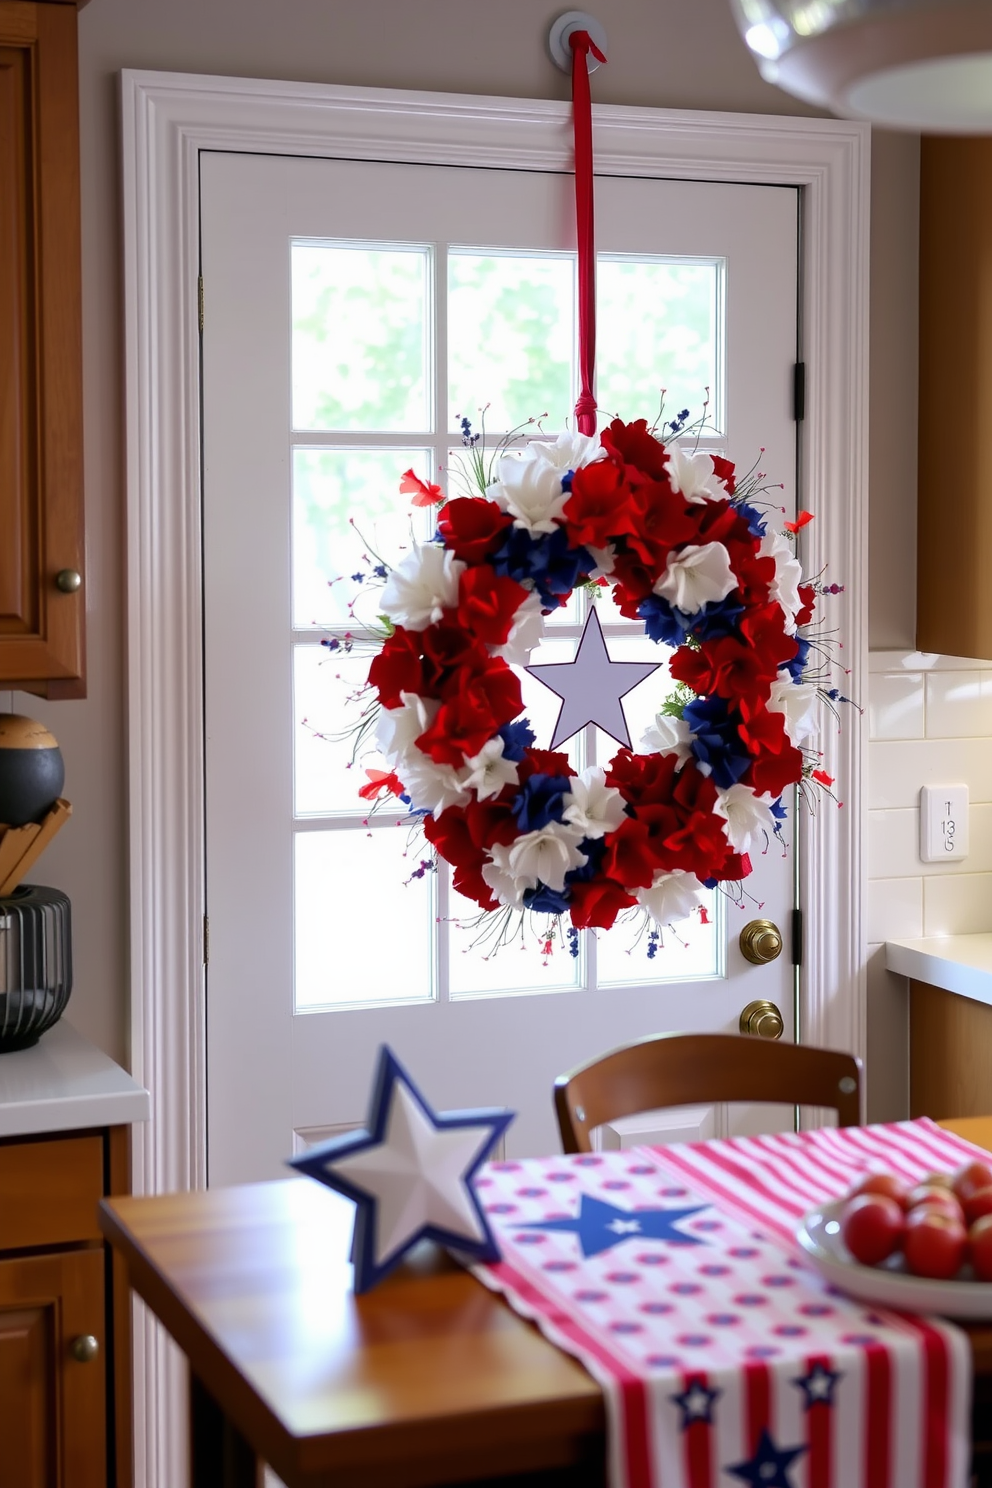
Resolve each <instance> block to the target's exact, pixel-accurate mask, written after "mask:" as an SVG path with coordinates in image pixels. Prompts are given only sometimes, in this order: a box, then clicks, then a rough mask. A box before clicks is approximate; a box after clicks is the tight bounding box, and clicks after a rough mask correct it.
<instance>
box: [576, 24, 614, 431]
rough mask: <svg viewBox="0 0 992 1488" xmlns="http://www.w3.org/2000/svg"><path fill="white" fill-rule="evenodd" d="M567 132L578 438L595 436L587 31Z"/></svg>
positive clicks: (581, 40) (580, 43)
mask: <svg viewBox="0 0 992 1488" xmlns="http://www.w3.org/2000/svg"><path fill="white" fill-rule="evenodd" d="M568 44H569V46H570V47H571V48H572V129H573V133H574V138H575V241H576V250H577V254H578V278H579V284H578V290H579V296H578V297H579V396H578V399H577V401H576V404H575V422H576V427H577V428H578V431H579V433H580V434H595V432H596V399H595V396H594V394H593V390H592V385H593V377H594V373H595V367H596V243H595V234H594V230H593V229H594V213H593V169H592V96H591V93H590V89H589V67H588V63H587V61H586V58H587V57H588V54H589V53H590V52H592V54H593V56H594V57H595V58H596V59H597V60H598V61H600V62H605V61H606V58H605V57H604V56H603V53H602V52H601V51H600V49H599V47H598V46H597V45H596V43H595V42H594V41H593V39H592V37H591V36H590V35H589V32H588V31H573V32H572V34H571V35H570V36H569V38H568Z"/></svg>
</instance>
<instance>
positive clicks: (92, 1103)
mask: <svg viewBox="0 0 992 1488" xmlns="http://www.w3.org/2000/svg"><path fill="white" fill-rule="evenodd" d="M149 1112H150V1105H149V1099H148V1091H147V1090H143V1089H142V1088H141V1086H140V1085H138V1084H136V1082H135V1081H134V1080H132V1079H131V1076H130V1075H129V1074H127V1073H126V1072H125V1071H124V1070H122V1069H121V1067H120V1065H119V1064H115V1063H114V1061H113V1060H112V1059H110V1058H109V1057H108V1056H107V1055H106V1054H104V1053H102V1051H101V1050H99V1049H96V1048H94V1046H93V1045H92V1044H91V1043H89V1042H88V1040H86V1039H84V1038H83V1036H82V1034H80V1033H77V1032H76V1030H75V1029H74V1028H73V1026H72V1024H71V1023H67V1022H66V1021H65V1019H62V1020H61V1021H60V1022H58V1023H56V1025H55V1027H54V1028H50V1029H49V1031H48V1032H47V1033H43V1034H42V1036H41V1038H40V1040H39V1041H38V1043H37V1044H35V1046H34V1048H33V1049H19V1050H17V1051H16V1052H15V1053H10V1054H0V1137H24V1136H36V1135H39V1134H40V1133H42V1132H53V1131H79V1130H80V1129H81V1128H83V1127H87V1126H123V1125H125V1124H128V1123H130V1122H132V1121H147V1120H148V1116H149Z"/></svg>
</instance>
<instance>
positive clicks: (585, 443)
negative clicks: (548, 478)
mask: <svg viewBox="0 0 992 1488" xmlns="http://www.w3.org/2000/svg"><path fill="white" fill-rule="evenodd" d="M527 448H528V450H533V451H534V452H535V454H537V455H539V456H540V458H541V459H543V460H547V462H548V464H549V465H553V466H554V467H555V469H556V470H560V471H562V472H564V471H566V470H581V468H582V466H583V465H594V464H595V463H596V461H597V460H601V459H602V458H603V456H604V455H605V454H606V451H605V450H604V448H603V446H602V444H601V443H600V438H599V435H598V434H575V433H573V432H572V431H571V430H568V429H566V430H565V432H564V433H563V434H559V435H558V438H557V439H556V440H555V442H554V444H539V443H538V442H537V441H535V442H534V443H533V444H530V445H528V446H527Z"/></svg>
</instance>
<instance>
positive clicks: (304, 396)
mask: <svg viewBox="0 0 992 1488" xmlns="http://www.w3.org/2000/svg"><path fill="white" fill-rule="evenodd" d="M292 252H293V427H294V428H296V429H376V430H381V431H389V430H394V431H396V430H403V429H422V430H426V429H430V428H431V427H432V425H431V417H430V398H429V393H428V389H429V387H430V381H429V377H428V370H427V369H428V355H429V335H428V329H427V315H428V304H429V293H428V284H429V269H430V250H429V249H428V248H425V247H418V246H415V245H413V244H410V245H409V246H404V247H402V248H400V247H396V248H370V247H366V246H364V245H362V244H332V243H313V242H303V243H299V242H297V243H294V244H293V250H292Z"/></svg>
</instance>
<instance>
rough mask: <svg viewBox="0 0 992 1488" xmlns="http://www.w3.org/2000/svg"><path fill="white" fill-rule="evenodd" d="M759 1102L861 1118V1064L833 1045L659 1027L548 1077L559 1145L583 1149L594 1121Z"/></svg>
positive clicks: (853, 1120) (845, 1121) (842, 1120)
mask: <svg viewBox="0 0 992 1488" xmlns="http://www.w3.org/2000/svg"><path fill="white" fill-rule="evenodd" d="M723 1101H760V1102H761V1103H763V1104H764V1103H781V1104H784V1105H790V1106H800V1105H802V1106H825V1107H827V1108H828V1109H831V1110H834V1111H836V1112H837V1119H838V1122H839V1124H840V1125H841V1126H857V1125H858V1122H859V1121H860V1119H861V1063H860V1060H858V1059H855V1058H854V1056H853V1055H851V1054H842V1053H840V1052H838V1051H837V1050H835V1049H814V1048H810V1047H809V1046H808V1045H806V1044H782V1043H777V1042H773V1041H772V1040H770V1039H760V1038H755V1037H753V1036H749V1035H745V1034H733V1033H663V1034H658V1035H656V1036H655V1037H653V1038H647V1039H642V1040H640V1041H639V1042H638V1043H636V1044H628V1045H627V1046H626V1047H625V1048H622V1049H615V1050H613V1052H612V1053H610V1054H605V1055H603V1057H602V1058H601V1059H596V1060H593V1061H592V1062H591V1063H590V1064H586V1065H582V1066H580V1067H579V1068H578V1069H574V1070H572V1071H571V1072H570V1073H569V1074H567V1075H560V1076H559V1078H558V1079H557V1080H556V1081H555V1111H556V1114H557V1117H558V1125H559V1128H560V1130H561V1139H562V1146H563V1149H564V1151H565V1152H590V1151H591V1150H592V1147H591V1135H592V1132H593V1130H594V1129H595V1128H596V1127H597V1126H602V1124H603V1123H604V1122H606V1121H616V1120H618V1119H619V1118H620V1117H623V1116H635V1115H637V1114H638V1113H639V1112H642V1111H655V1110H658V1109H660V1108H662V1107H664V1106H689V1105H701V1104H704V1103H705V1104H714V1103H716V1102H723Z"/></svg>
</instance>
